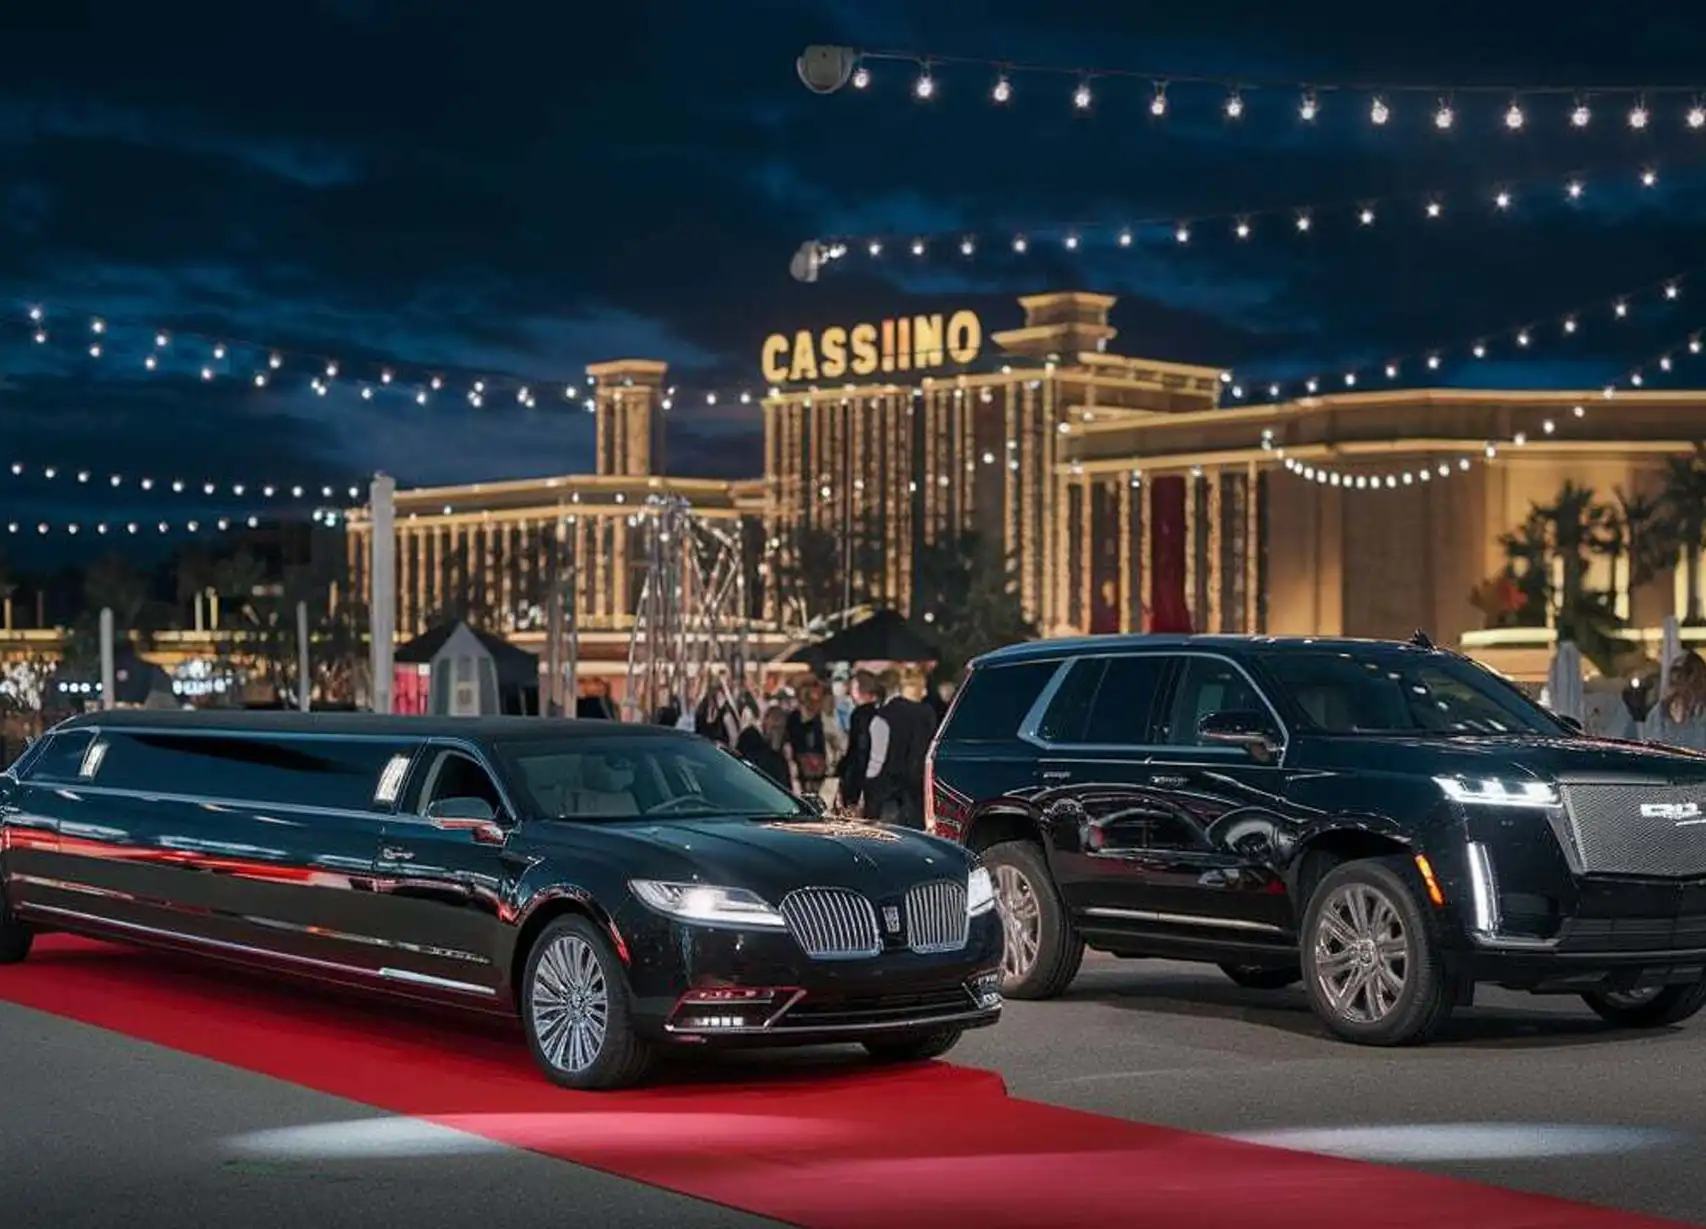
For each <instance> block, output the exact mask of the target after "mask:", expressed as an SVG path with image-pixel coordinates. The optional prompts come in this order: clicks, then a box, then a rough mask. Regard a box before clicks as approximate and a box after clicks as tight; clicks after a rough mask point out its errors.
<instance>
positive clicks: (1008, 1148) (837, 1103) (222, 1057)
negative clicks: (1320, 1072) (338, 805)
mask: <svg viewBox="0 0 1706 1229" xmlns="http://www.w3.org/2000/svg"><path fill="white" fill-rule="evenodd" d="M0 999H3V1000H6V1001H10V1002H13V1003H17V1004H21V1005H23V1006H25V1007H33V1008H36V1009H38V1010H41V1011H45V1012H51V1013H52V1014H54V1015H57V1016H63V1017H66V1018H69V1019H73V1020H80V1021H83V1022H85V1023H88V1024H93V1025H96V1026H98V1027H101V1028H106V1029H111V1030H113V1031H115V1032H119V1033H123V1034H126V1035H127V1036H130V1037H135V1038H139V1039H142V1040H145V1041H150V1042H154V1043H156V1044H159V1045H163V1046H168V1047H170V1048H172V1049H174V1050H180V1051H183V1052H186V1053H190V1054H197V1055H201V1056H203V1057H205V1058H210V1059H214V1060H216V1061H218V1062H222V1063H227V1064H229V1065H231V1066H234V1067H240V1068H244V1069H247V1070H250V1071H256V1072H261V1073H263V1074H266V1075H270V1076H274V1077H276V1078H278V1079H282V1080H288V1081H290V1082H291V1083H293V1084H298V1085H302V1086H305V1087H308V1088H313V1089H317V1090H319V1091H322V1092H326V1093H331V1094H334V1095H336V1096H340V1097H345V1098H348V1099H350V1100H353V1101H359V1102H363V1103H366V1104H368V1105H372V1106H375V1107H377V1108H380V1109H384V1110H388V1111H390V1112H392V1113H395V1114H402V1115H411V1116H415V1117H419V1118H424V1119H427V1120H429V1121H432V1122H436V1123H441V1124H444V1125H446V1126H452V1127H456V1128H458V1129H460V1130H463V1131H468V1132H472V1133H474V1134H477V1135H481V1136H485V1137H487V1138H489V1139H493V1140H496V1141H499V1142H502V1143H506V1144H511V1145H514V1146H517V1147H522V1148H527V1149H531V1150H533V1151H536V1152H542V1153H546V1154H549V1155H551V1156H556V1157H561V1158H563V1159H565V1160H569V1161H574V1162H576V1163H579V1164H582V1165H589V1166H593V1167H595V1168H598V1169H602V1170H605V1171H608V1172H610V1173H615V1174H620V1175H622V1176H624V1177H628V1178H633V1179H637V1180H639V1181H641V1182H646V1183H649V1184H651V1185H654V1186H660V1187H667V1188H669V1189H672V1190H676V1191H680V1192H683V1193H685V1194H688V1195H694V1196H697V1197H699V1198H701V1199H707V1200H712V1201H715V1202H717V1203H722V1204H726V1205H729V1206H731V1207H736V1208H741V1209H744V1210H747V1211H750V1212H753V1213H756V1214H759V1215H762V1216H768V1217H772V1218H775V1219H778V1220H782V1221H788V1222H791V1223H793V1224H797V1225H802V1226H809V1227H810V1229H869V1227H870V1226H872V1225H881V1226H883V1229H923V1227H926V1226H930V1227H935V1226H947V1225H953V1226H960V1225H977V1226H979V1229H1021V1227H1023V1229H1032V1227H1036V1226H1047V1227H1049V1229H1068V1227H1074V1226H1086V1227H1089V1226H1095V1227H1096V1229H1103V1227H1105V1226H1111V1225H1132V1224H1141V1225H1144V1226H1146V1229H1172V1227H1175V1226H1192V1227H1197V1226H1202V1227H1207V1226H1215V1227H1221V1226H1224V1227H1225V1229H1252V1227H1253V1226H1264V1227H1282V1229H1291V1227H1296V1229H1327V1227H1328V1226H1335V1225H1344V1226H1356V1227H1357V1229H1364V1227H1366V1226H1369V1225H1371V1224H1372V1225H1379V1226H1383V1227H1389V1229H1400V1227H1409V1226H1424V1225H1426V1226H1440V1225H1453V1226H1474V1229H1542V1227H1544V1229H1660V1227H1661V1226H1665V1225H1667V1224H1669V1222H1664V1221H1659V1220H1654V1219H1651V1218H1646V1217H1641V1216H1635V1215H1632V1214H1627V1213H1622V1212H1616V1211H1611V1210H1608V1209H1602V1208H1597V1207H1590V1206H1587V1205H1583V1204H1576V1203H1569V1202H1565V1201H1561V1200H1556V1199H1550V1198H1546V1197H1543V1196H1538V1195H1528V1194H1521V1193H1517V1192H1513V1191H1507V1190H1502V1189H1499V1188H1496V1187H1489V1186H1483V1185H1479V1184H1475V1183H1469V1182H1459V1181H1454V1180H1451V1179H1447V1178H1441V1177H1435V1176H1432V1175H1428V1174H1422V1173H1417V1172H1412V1171H1409V1170H1404V1169H1397V1168H1391V1167H1387V1166H1380V1165H1370V1164H1365V1163H1361V1162H1356V1161H1345V1160H1336V1159H1331V1158H1326V1157H1318V1156H1311V1155H1308V1154H1306V1153H1298V1152H1288V1151H1282V1150H1280V1149H1273V1148H1263V1147H1258V1146H1255V1145H1251V1144H1243V1143H1237V1142H1234V1141H1230V1140H1223V1139H1217V1138H1214V1137H1212V1136H1203V1135H1195V1134H1191V1133H1189V1132H1184V1131H1176V1130H1172V1129H1169V1128H1162V1127H1151V1126H1144V1125H1140V1124H1137V1123H1130V1122H1126V1121H1123V1120H1120V1119H1113V1118H1104V1117H1100V1116H1098V1115H1094V1114H1085V1113H1080V1112H1077V1111H1075V1110H1067V1109H1059V1108H1055V1107H1053V1106H1048V1105H1042V1104H1038V1103H1035V1102H1029V1101H1021V1100H1016V1099H1014V1098H1011V1097H1009V1096H1008V1095H1007V1093H1006V1089H1005V1087H1004V1085H1003V1083H1002V1081H1001V1079H1000V1077H998V1076H996V1075H994V1074H991V1073H989V1072H984V1071H976V1070H971V1069H968V1068H963V1067H954V1066H950V1065H947V1064H943V1063H935V1064H928V1065H924V1066H920V1067H916V1068H912V1069H892V1070H888V1071H878V1070H875V1069H872V1068H869V1067H867V1066H865V1065H863V1064H862V1063H857V1062H853V1063H847V1064H837V1065H835V1066H832V1067H830V1068H829V1069H828V1070H827V1071H826V1070H823V1069H821V1068H820V1069H817V1070H813V1071H808V1072H805V1073H801V1072H800V1071H799V1070H798V1069H797V1066H794V1065H791V1064H789V1063H787V1062H785V1061H777V1062H776V1063H775V1066H776V1067H777V1071H776V1073H775V1076H774V1078H771V1076H770V1074H769V1071H768V1070H767V1068H768V1066H769V1063H770V1060H762V1061H760V1062H759V1063H757V1064H748V1065H743V1066H742V1068H741V1070H742V1072H743V1073H744V1075H745V1077H746V1078H745V1079H744V1080H742V1081H741V1082H731V1081H730V1078H729V1075H728V1071H727V1069H726V1068H725V1069H724V1070H722V1071H721V1072H718V1071H715V1070H713V1071H712V1072H710V1073H709V1074H702V1075H700V1076H698V1077H697V1078H696V1077H694V1075H693V1074H692V1069H691V1068H689V1069H688V1072H687V1075H686V1077H685V1078H687V1079H688V1080H689V1081H690V1082H689V1083H687V1084H685V1085H679V1084H678V1085H675V1086H664V1087H658V1088H652V1089H646V1090H643V1091H638V1092H631V1093H620V1094H604V1095H596V1094H584V1093H568V1092H563V1091H560V1090H558V1089H556V1088H553V1087H552V1086H550V1085H548V1084H546V1083H545V1082H544V1081H543V1080H542V1079H540V1078H539V1077H538V1076H536V1075H535V1074H534V1072H533V1068H532V1066H531V1064H530V1062H529V1060H528V1057H527V1053H526V1051H525V1049H524V1048H523V1045H522V1042H521V1039H520V1034H519V1031H516V1032H514V1033H513V1034H512V1033H511V1032H510V1030H507V1029H505V1028H504V1027H503V1026H502V1025H501V1024H497V1025H485V1024H482V1023H481V1022H478V1021H471V1022H463V1021H461V1020H460V1019H459V1018H458V1017H455V1016H443V1015H439V1014H437V1013H431V1014H424V1015H423V1013H421V1012H420V1011H418V1010H413V1009H411V1008H410V1007H408V1006H407V1005H402V1006H393V1005H390V1004H368V1003H366V1002H364V1001H358V1000H349V999H345V998H343V997H328V995H327V994H326V993H325V992H321V991H318V990H313V989H298V988H296V987H295V986H293V985H290V984H288V983H275V982H270V981H263V980H260V979H254V978H249V977H246V976H242V975H233V974H230V973H227V972H225V971H224V970H222V969H219V968H218V967H210V966H205V965H201V964H197V963H193V962H189V961H184V960H179V959H177V958H173V957H168V956H162V955H155V954H152V953H146V952H135V951H131V950H129V949H123V948H116V947H107V946H105V945H102V944H96V943H88V942H83V941H81V940H75V939H68V938H62V937H54V938H49V939H47V940H45V941H42V942H39V943H38V944H37V947H36V951H35V953H34V954H33V955H32V956H31V958H30V959H29V960H28V961H27V962H26V963H24V964H22V965H18V966H14V967H9V968H5V969H0ZM755 1071H756V1072H758V1073H759V1076H758V1078H755V1077H754V1075H753V1073H754V1072H755Z"/></svg>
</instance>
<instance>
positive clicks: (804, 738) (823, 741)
mask: <svg viewBox="0 0 1706 1229" xmlns="http://www.w3.org/2000/svg"><path fill="white" fill-rule="evenodd" d="M795 694H796V695H798V696H799V700H800V704H799V707H798V708H796V709H794V710H793V711H792V712H791V713H789V714H788V752H789V755H790V756H791V757H792V759H793V761H794V776H795V777H796V778H798V780H799V787H800V793H801V794H802V795H804V796H806V797H808V798H809V797H811V796H813V795H814V794H815V795H818V796H820V797H821V796H822V794H823V782H824V778H825V777H827V776H829V735H828V734H827V732H826V731H825V730H824V724H823V710H824V694H823V684H822V683H820V682H818V680H817V678H816V677H815V676H808V677H807V678H806V680H805V681H804V682H803V683H801V684H800V685H799V688H798V689H797V690H796V693H795Z"/></svg>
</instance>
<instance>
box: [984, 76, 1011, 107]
mask: <svg viewBox="0 0 1706 1229" xmlns="http://www.w3.org/2000/svg"><path fill="white" fill-rule="evenodd" d="M989 96H990V97H991V98H992V99H994V100H995V101H996V102H998V103H1002V102H1007V101H1008V100H1009V99H1011V98H1012V97H1013V83H1012V82H1011V81H1009V80H1008V79H1007V74H1006V73H1002V74H1001V75H1000V76H999V77H997V78H996V79H995V86H994V88H993V89H991V90H990V91H989Z"/></svg>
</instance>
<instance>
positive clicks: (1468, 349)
mask: <svg viewBox="0 0 1706 1229" xmlns="http://www.w3.org/2000/svg"><path fill="white" fill-rule="evenodd" d="M1685 281H1686V279H1685V277H1683V276H1676V277H1670V278H1666V279H1664V280H1662V281H1660V282H1657V283H1652V284H1649V285H1647V286H1644V287H1641V288H1639V289H1637V290H1633V291H1628V292H1625V293H1623V294H1620V295H1617V296H1615V297H1613V298H1611V299H1609V300H1602V301H1601V302H1600V304H1599V305H1598V306H1597V307H1596V306H1594V305H1587V306H1578V307H1576V308H1575V309H1574V310H1572V311H1570V312H1568V313H1565V314H1563V315H1562V316H1561V317H1559V318H1558V320H1559V331H1560V333H1561V334H1562V335H1564V336H1574V335H1576V334H1577V333H1578V332H1579V327H1580V326H1579V321H1580V319H1581V318H1582V317H1583V316H1592V315H1596V314H1599V313H1605V315H1606V316H1609V318H1610V319H1611V320H1613V321H1627V320H1629V319H1630V318H1631V317H1632V315H1633V306H1632V305H1633V304H1634V303H1636V302H1643V301H1647V300H1655V301H1657V302H1658V303H1660V304H1672V303H1675V302H1676V301H1678V300H1679V299H1681V298H1682V293H1683V286H1684V285H1685ZM1602 318H1603V317H1602ZM1540 328H1541V325H1539V324H1537V323H1536V322H1534V321H1525V322H1523V323H1520V324H1516V325H1513V326H1511V327H1509V328H1506V329H1501V330H1497V331H1495V332H1490V333H1483V334H1482V335H1481V336H1479V337H1476V338H1474V339H1473V340H1472V341H1471V342H1470V343H1469V344H1468V345H1466V346H1463V347H1462V348H1461V349H1459V348H1458V347H1456V346H1449V345H1447V346H1431V347H1429V348H1427V349H1426V350H1423V351H1420V352H1418V354H1415V355H1411V356H1408V357H1406V356H1403V355H1399V356H1395V357H1393V358H1390V359H1387V360H1385V361H1384V362H1382V363H1380V364H1375V365H1358V366H1353V367H1349V368H1345V369H1341V371H1340V372H1339V374H1338V376H1337V377H1335V379H1336V381H1337V382H1339V383H1342V384H1343V385H1344V386H1345V387H1347V388H1349V387H1355V386H1358V385H1360V384H1361V383H1362V382H1364V380H1365V379H1373V378H1374V377H1375V376H1376V374H1379V375H1384V376H1385V378H1386V379H1387V380H1388V381H1392V380H1396V379H1397V378H1398V377H1399V375H1400V374H1401V372H1402V371H1403V369H1404V367H1405V366H1406V364H1407V361H1408V359H1409V358H1416V357H1420V358H1421V361H1422V363H1423V365H1424V366H1425V367H1426V369H1427V370H1428V371H1432V372H1437V371H1439V370H1440V369H1441V368H1442V367H1443V366H1444V362H1445V359H1446V356H1447V355H1449V354H1451V353H1454V352H1455V353H1460V354H1462V355H1464V357H1466V358H1470V359H1474V360H1478V361H1479V360H1484V359H1486V358H1488V357H1489V356H1490V355H1491V354H1492V353H1493V348H1494V343H1495V342H1503V341H1508V342H1510V343H1511V344H1512V345H1514V347H1515V348H1516V349H1518V350H1528V349H1531V348H1532V345H1533V342H1534V339H1535V337H1536V335H1537V333H1538V332H1539V330H1540ZM1691 341H1693V342H1694V343H1696V344H1698V343H1699V337H1698V335H1696V336H1693V337H1691ZM1680 348H1682V347H1678V346H1673V347H1671V350H1673V351H1674V350H1677V349H1680ZM1691 352H1692V353H1698V352H1699V351H1698V350H1697V349H1696V350H1691ZM1301 384H1302V388H1303V391H1304V394H1305V395H1310V396H1313V395H1314V394H1315V393H1316V392H1317V391H1319V389H1320V387H1321V377H1320V376H1319V375H1312V376H1309V377H1308V378H1306V379H1304V380H1303V381H1301ZM1245 387H1246V385H1245V384H1244V383H1240V384H1238V385H1236V386H1235V387H1234V388H1233V389H1231V390H1228V391H1229V392H1230V393H1231V395H1232V400H1233V401H1236V402H1239V403H1245V402H1244V391H1245ZM1294 387H1295V385H1294ZM1267 388H1268V399H1269V400H1270V401H1280V400H1282V399H1283V398H1284V397H1285V396H1286V395H1287V393H1288V389H1287V386H1286V385H1285V383H1284V382H1282V381H1273V382H1270V383H1269V384H1268V386H1267Z"/></svg>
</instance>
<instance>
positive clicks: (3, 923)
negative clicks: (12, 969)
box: [0, 892, 35, 964]
mask: <svg viewBox="0 0 1706 1229" xmlns="http://www.w3.org/2000/svg"><path fill="white" fill-rule="evenodd" d="M34 941H35V932H34V931H33V930H31V929H30V928H29V927H28V926H26V925H25V924H24V923H22V922H20V921H19V920H18V919H17V917H16V916H14V915H13V913H12V911H11V910H10V909H9V908H7V907H6V894H5V893H4V892H0V964H17V963H18V962H19V961H20V960H22V959H23V958H24V957H25V956H28V955H29V954H30V944H31V943H33V942H34Z"/></svg>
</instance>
